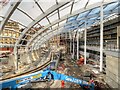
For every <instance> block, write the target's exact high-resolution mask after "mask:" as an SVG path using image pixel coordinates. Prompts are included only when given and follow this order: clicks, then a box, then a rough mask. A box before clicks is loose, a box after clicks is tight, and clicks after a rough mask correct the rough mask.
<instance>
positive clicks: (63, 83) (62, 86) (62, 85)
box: [61, 80, 65, 88]
mask: <svg viewBox="0 0 120 90" xmlns="http://www.w3.org/2000/svg"><path fill="white" fill-rule="evenodd" d="M64 87H65V82H64V81H63V80H62V81H61V88H64Z"/></svg>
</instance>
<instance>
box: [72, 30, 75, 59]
mask: <svg viewBox="0 0 120 90" xmlns="http://www.w3.org/2000/svg"><path fill="white" fill-rule="evenodd" d="M74 56H75V43H74V31H73V57H72V58H73V59H74Z"/></svg>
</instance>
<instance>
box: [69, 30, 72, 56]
mask: <svg viewBox="0 0 120 90" xmlns="http://www.w3.org/2000/svg"><path fill="white" fill-rule="evenodd" d="M69 38H70V54H71V51H72V42H71V40H72V38H71V32H69Z"/></svg>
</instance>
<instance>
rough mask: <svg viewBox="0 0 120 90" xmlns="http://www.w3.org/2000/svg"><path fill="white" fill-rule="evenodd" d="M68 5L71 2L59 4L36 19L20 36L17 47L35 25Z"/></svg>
mask: <svg viewBox="0 0 120 90" xmlns="http://www.w3.org/2000/svg"><path fill="white" fill-rule="evenodd" d="M68 3H69V1H67V2H65V1H64V2H61V3H59V4H58V5H53V6H52V7H51V8H49V9H48V10H47V11H46V13H42V14H41V15H39V16H38V17H37V18H36V19H35V21H33V22H31V23H30V24H29V25H28V27H27V28H26V29H25V30H24V31H23V34H21V35H20V36H19V40H18V41H17V42H16V43H15V46H17V44H19V42H20V41H21V39H22V38H23V36H24V35H25V34H26V33H27V31H28V30H29V29H30V28H32V27H33V26H34V25H35V24H37V23H38V22H39V21H41V20H42V19H43V18H45V17H46V16H48V15H49V14H51V13H52V12H54V11H55V10H57V9H59V8H60V7H62V6H64V5H66V4H68ZM15 48H16V47H15ZM15 48H14V49H15Z"/></svg>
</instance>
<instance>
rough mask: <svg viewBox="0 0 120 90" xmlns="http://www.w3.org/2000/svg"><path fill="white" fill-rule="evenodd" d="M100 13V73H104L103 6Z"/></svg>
mask: <svg viewBox="0 0 120 90" xmlns="http://www.w3.org/2000/svg"><path fill="white" fill-rule="evenodd" d="M100 10H101V12H100V72H102V71H103V5H102V4H101V9H100Z"/></svg>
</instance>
